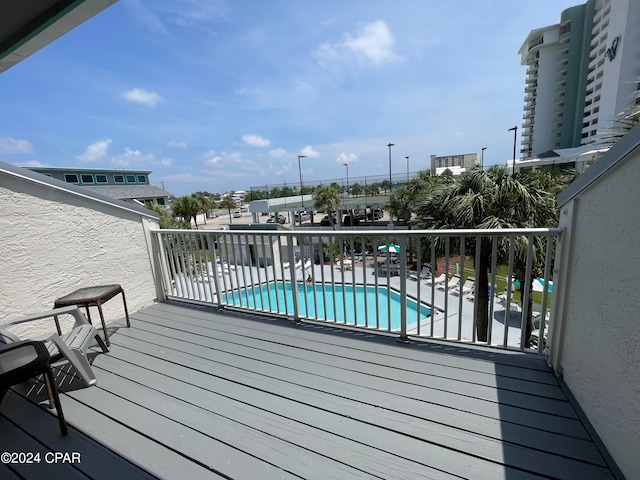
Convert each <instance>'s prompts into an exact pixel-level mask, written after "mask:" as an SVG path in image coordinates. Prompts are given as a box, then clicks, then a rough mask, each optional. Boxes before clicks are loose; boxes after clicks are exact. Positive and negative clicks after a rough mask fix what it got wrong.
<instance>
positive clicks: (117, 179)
mask: <svg viewBox="0 0 640 480" xmlns="http://www.w3.org/2000/svg"><path fill="white" fill-rule="evenodd" d="M113 182H114V183H124V175H114V176H113Z"/></svg>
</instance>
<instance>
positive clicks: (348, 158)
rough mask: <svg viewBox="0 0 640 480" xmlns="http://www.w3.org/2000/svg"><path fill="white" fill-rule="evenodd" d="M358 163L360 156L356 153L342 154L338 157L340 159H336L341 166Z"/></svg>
mask: <svg viewBox="0 0 640 480" xmlns="http://www.w3.org/2000/svg"><path fill="white" fill-rule="evenodd" d="M357 161H358V156H357V155H356V154H355V153H344V152H342V153H341V154H340V155H338V158H336V162H338V163H340V164H344V163H353V162H357Z"/></svg>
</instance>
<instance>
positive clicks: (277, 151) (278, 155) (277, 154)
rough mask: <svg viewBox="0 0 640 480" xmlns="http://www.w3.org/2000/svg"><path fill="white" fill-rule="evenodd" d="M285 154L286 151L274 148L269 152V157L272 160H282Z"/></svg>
mask: <svg viewBox="0 0 640 480" xmlns="http://www.w3.org/2000/svg"><path fill="white" fill-rule="evenodd" d="M286 154H287V151H286V150H284V149H282V148H276V149H273V150H270V151H269V156H271V157H273V158H282V157H284V156H285V155H286Z"/></svg>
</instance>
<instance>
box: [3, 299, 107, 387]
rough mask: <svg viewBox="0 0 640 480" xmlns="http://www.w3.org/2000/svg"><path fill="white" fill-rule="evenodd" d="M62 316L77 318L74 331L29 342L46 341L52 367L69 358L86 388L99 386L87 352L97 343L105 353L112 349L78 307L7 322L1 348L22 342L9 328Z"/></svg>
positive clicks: (49, 335)
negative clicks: (3, 345)
mask: <svg viewBox="0 0 640 480" xmlns="http://www.w3.org/2000/svg"><path fill="white" fill-rule="evenodd" d="M60 315H71V316H73V317H74V319H75V323H74V325H73V328H71V330H69V331H68V332H66V333H64V334H62V335H58V334H57V333H53V334H46V335H43V336H41V337H38V338H34V339H30V340H39V341H42V342H44V344H45V346H46V347H47V350H48V351H49V355H50V356H51V361H50V363H51V365H56V364H58V363H60V362H61V361H63V360H65V359H66V360H67V361H68V362H69V363H70V364H71V365H73V366H74V367H75V369H76V371H77V372H78V374H79V375H80V378H82V380H83V381H84V382H85V383H86V384H87V385H94V384H95V383H96V376H95V374H94V373H93V370H92V369H91V365H90V364H89V361H88V360H87V357H86V353H87V350H88V349H89V347H90V346H91V345H92V344H93V342H94V340H95V341H97V342H98V345H100V348H102V351H103V352H105V353H106V352H108V351H109V349H108V348H107V346H106V345H105V343H104V341H103V340H102V338H101V337H100V335H99V334H98V332H97V331H96V329H95V328H94V327H93V325H91V324H90V323H89V321H88V320H87V318H86V317H85V316H84V314H83V313H82V312H81V311H80V310H79V309H78V307H75V306H70V307H62V308H56V309H54V310H50V311H48V312H42V313H38V314H35V315H29V316H28V317H23V318H21V319H18V320H14V321H13V322H8V323H4V324H2V325H1V326H0V345H2V344H10V343H14V342H19V341H21V339H20V338H19V337H18V336H16V335H15V334H14V333H12V332H10V331H9V330H7V327H10V326H14V325H20V324H23V323H27V322H33V321H36V320H43V319H46V318H53V317H57V316H60Z"/></svg>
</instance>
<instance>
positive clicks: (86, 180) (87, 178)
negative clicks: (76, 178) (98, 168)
mask: <svg viewBox="0 0 640 480" xmlns="http://www.w3.org/2000/svg"><path fill="white" fill-rule="evenodd" d="M80 179H81V180H82V183H94V181H93V175H91V174H89V173H83V174H82V175H80Z"/></svg>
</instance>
